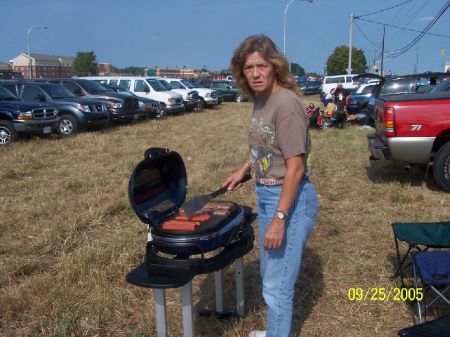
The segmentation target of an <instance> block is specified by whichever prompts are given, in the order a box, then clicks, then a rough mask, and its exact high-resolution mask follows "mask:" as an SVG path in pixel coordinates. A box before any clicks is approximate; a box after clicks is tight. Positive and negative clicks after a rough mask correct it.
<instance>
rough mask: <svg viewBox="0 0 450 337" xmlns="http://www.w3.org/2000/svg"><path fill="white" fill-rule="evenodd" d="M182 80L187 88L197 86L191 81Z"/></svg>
mask: <svg viewBox="0 0 450 337" xmlns="http://www.w3.org/2000/svg"><path fill="white" fill-rule="evenodd" d="M180 82H181V83H183V84H184V86H185V87H186V88H188V89H194V88H195V86H194V85H193V84H192V83H191V82H189V81H188V80H181V81H180Z"/></svg>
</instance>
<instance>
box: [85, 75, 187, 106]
mask: <svg viewBox="0 0 450 337" xmlns="http://www.w3.org/2000/svg"><path fill="white" fill-rule="evenodd" d="M84 78H85V79H90V80H91V81H94V82H97V83H100V84H110V85H118V86H121V87H123V88H125V89H128V90H130V91H131V92H132V93H134V94H135V95H136V96H139V97H144V98H150V99H154V100H156V101H158V102H160V103H161V106H162V107H163V109H164V111H165V114H168V115H176V114H180V113H183V112H184V111H185V107H184V104H183V96H182V95H180V94H179V93H176V92H173V91H170V90H167V88H166V87H165V86H164V85H162V84H161V83H160V82H159V81H158V80H157V79H155V78H151V77H144V76H121V75H116V76H112V75H111V76H89V77H84Z"/></svg>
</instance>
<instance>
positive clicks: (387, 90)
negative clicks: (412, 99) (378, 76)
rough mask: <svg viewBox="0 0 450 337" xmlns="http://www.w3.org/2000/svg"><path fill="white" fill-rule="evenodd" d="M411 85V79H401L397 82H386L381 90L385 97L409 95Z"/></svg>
mask: <svg viewBox="0 0 450 337" xmlns="http://www.w3.org/2000/svg"><path fill="white" fill-rule="evenodd" d="M410 83H411V79H409V78H400V79H396V80H391V81H388V82H386V83H385V84H384V85H383V87H382V88H381V93H380V95H381V96H384V95H395V94H402V93H407V92H408V90H409V86H410Z"/></svg>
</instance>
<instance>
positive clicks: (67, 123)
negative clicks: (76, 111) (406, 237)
mask: <svg viewBox="0 0 450 337" xmlns="http://www.w3.org/2000/svg"><path fill="white" fill-rule="evenodd" d="M57 131H58V133H59V134H60V135H61V136H63V137H70V136H73V135H74V134H76V133H77V132H78V121H77V119H76V118H75V117H73V116H72V115H62V116H61V118H60V119H59V122H58V129H57Z"/></svg>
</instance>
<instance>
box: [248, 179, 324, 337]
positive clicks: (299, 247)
mask: <svg viewBox="0 0 450 337" xmlns="http://www.w3.org/2000/svg"><path fill="white" fill-rule="evenodd" d="M280 194H281V185H276V186H267V185H258V184H257V185H256V198H257V204H258V223H259V249H260V270H261V277H262V287H263V289H262V294H263V297H264V301H265V302H266V304H267V332H266V337H288V336H289V334H290V330H291V321H292V306H293V299H294V288H295V282H296V280H297V276H298V274H299V272H300V265H301V260H302V253H303V249H304V247H305V244H306V240H307V239H308V236H309V234H310V233H311V230H312V228H313V226H314V222H315V219H316V214H317V209H318V200H317V194H316V191H315V189H314V186H313V185H312V184H311V183H310V181H309V179H308V178H305V177H304V178H302V181H301V182H300V185H299V188H298V192H297V197H296V199H295V200H294V203H293V205H292V207H291V209H290V210H289V212H288V218H287V219H286V224H285V238H284V240H283V244H282V246H281V248H279V249H265V248H264V236H265V233H266V230H267V228H268V226H269V225H270V223H271V222H272V217H273V215H274V213H275V209H276V207H277V204H278V200H279V198H280Z"/></svg>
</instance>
